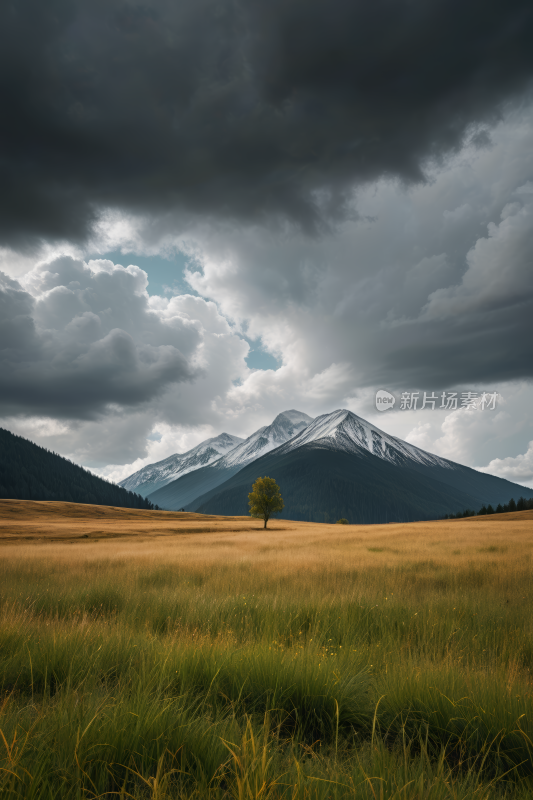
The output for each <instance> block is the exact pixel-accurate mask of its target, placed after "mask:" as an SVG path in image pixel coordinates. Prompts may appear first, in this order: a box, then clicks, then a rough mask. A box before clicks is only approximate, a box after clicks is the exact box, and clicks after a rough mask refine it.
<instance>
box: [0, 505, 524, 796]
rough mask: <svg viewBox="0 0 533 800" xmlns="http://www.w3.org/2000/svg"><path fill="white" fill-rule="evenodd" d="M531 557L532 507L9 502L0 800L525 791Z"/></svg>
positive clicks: (1, 543)
mask: <svg viewBox="0 0 533 800" xmlns="http://www.w3.org/2000/svg"><path fill="white" fill-rule="evenodd" d="M532 555H533V512H532V511H523V512H517V513H514V514H502V515H494V516H490V517H476V518H472V519H459V520H441V521H436V522H429V523H428V522H424V523H413V524H389V525H369V526H363V525H361V526H356V525H353V526H351V525H343V526H341V525H338V526H336V525H326V524H324V525H320V524H310V523H303V522H294V523H293V522H289V521H286V520H277V521H276V520H272V521H271V522H270V523H269V528H268V529H267V530H266V531H264V530H263V529H262V522H261V521H259V520H250V519H249V518H248V519H247V518H241V517H234V518H222V517H221V518H218V517H205V516H201V515H194V514H171V513H168V512H150V511H134V510H130V509H105V508H103V507H89V506H80V505H75V504H59V503H30V502H28V503H25V502H24V501H0V797H1V798H2V800H4V799H5V800H15V798H17V799H18V798H28V799H29V798H32V800H33V799H35V800H41V798H43V799H44V798H47V799H49V800H59V799H60V798H61V800H71V799H72V800H74V798H76V800H81V799H82V798H84V799H85V798H87V800H89V799H91V800H94V798H135V799H136V800H141V798H146V799H147V800H148V798H150V799H151V800H156V799H157V800H163V798H166V799H167V800H170V799H171V798H172V799H173V800H174V799H176V800H178V798H180V799H183V800H185V798H198V799H199V798H213V800H215V798H216V799H217V800H218V799H219V798H220V800H222V798H228V800H229V798H235V799H236V800H237V799H238V800H251V799H252V798H254V799H256V800H259V798H261V800H267V799H269V800H274V799H276V800H277V799H278V798H280V799H281V798H287V800H289V798H290V800H296V798H298V799H300V798H301V799H302V800H303V799H304V798H309V800H311V798H312V799H313V800H314V799H315V798H316V800H319V799H320V800H325V799H326V798H338V799H339V800H340V798H361V800H363V799H364V800H378V799H379V800H393V798H394V800H396V799H397V800H422V799H424V800H425V799H426V798H427V800H441V798H442V800H444V799H445V798H446V799H447V798H450V800H452V798H453V800H463V799H464V800H466V799H467V798H478V799H479V800H484V799H485V798H487V800H488V799H489V798H494V800H501V798H510V799H511V798H512V799H513V800H514V799H515V798H516V800H521V798H524V799H525V798H526V797H531V796H532V794H533V696H532V673H531V669H532V667H533V636H532V634H533V626H532V613H531V599H532V592H531V574H532Z"/></svg>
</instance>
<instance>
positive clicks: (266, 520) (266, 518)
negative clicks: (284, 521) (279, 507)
mask: <svg viewBox="0 0 533 800" xmlns="http://www.w3.org/2000/svg"><path fill="white" fill-rule="evenodd" d="M267 522H268V517H265V524H264V525H263V528H266V526H267Z"/></svg>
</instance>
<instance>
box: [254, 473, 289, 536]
mask: <svg viewBox="0 0 533 800" xmlns="http://www.w3.org/2000/svg"><path fill="white" fill-rule="evenodd" d="M248 505H249V506H250V515H251V516H252V517H259V518H260V519H264V521H265V524H264V526H263V527H264V528H266V526H267V522H268V520H269V519H270V517H271V516H272V514H276V513H277V512H278V511H283V507H284V503H283V500H282V499H281V495H280V493H279V486H278V484H277V483H276V481H275V480H274V478H266V477H265V478H258V479H257V480H256V482H255V483H254V485H253V486H252V491H251V492H250V494H249V495H248Z"/></svg>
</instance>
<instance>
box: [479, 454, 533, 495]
mask: <svg viewBox="0 0 533 800" xmlns="http://www.w3.org/2000/svg"><path fill="white" fill-rule="evenodd" d="M480 471H481V472H488V473H489V474H490V475H497V476H498V477H499V478H505V479H506V480H508V481H513V482H514V483H520V484H521V485H522V486H528V487H529V488H530V489H533V441H531V442H530V443H529V447H528V449H527V452H526V453H523V454H521V455H519V456H516V457H515V458H512V457H510V456H508V457H507V458H493V459H492V461H490V462H489V463H488V464H487V466H486V467H480ZM517 499H518V498H517Z"/></svg>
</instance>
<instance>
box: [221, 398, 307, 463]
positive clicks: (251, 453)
mask: <svg viewBox="0 0 533 800" xmlns="http://www.w3.org/2000/svg"><path fill="white" fill-rule="evenodd" d="M312 421H313V418H312V417H309V416H308V415H307V414H304V413H303V412H302V411H296V410H294V409H291V410H290V411H282V412H281V414H278V416H277V417H276V418H275V420H274V421H273V422H272V423H271V424H270V425H266V426H264V427H263V428H259V430H257V431H255V433H252V435H251V436H249V437H248V439H245V440H244V442H242V443H241V444H239V445H237V447H235V448H234V449H233V450H231V451H230V452H229V453H228V454H227V455H225V456H223V457H222V458H221V459H219V460H218V461H217V462H215V463H214V464H213V466H214V467H220V468H226V467H236V466H239V467H241V466H245V464H248V463H250V461H254V460H255V459H256V458H259V456H262V455H264V454H265V453H268V452H270V450H274V449H275V448H276V447H280V446H281V445H282V444H285V442H288V441H289V440H290V439H292V438H293V437H294V436H296V435H298V434H299V433H300V432H301V431H304V430H305V429H306V428H307V426H308V425H309V424H310V423H311V422H312Z"/></svg>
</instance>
